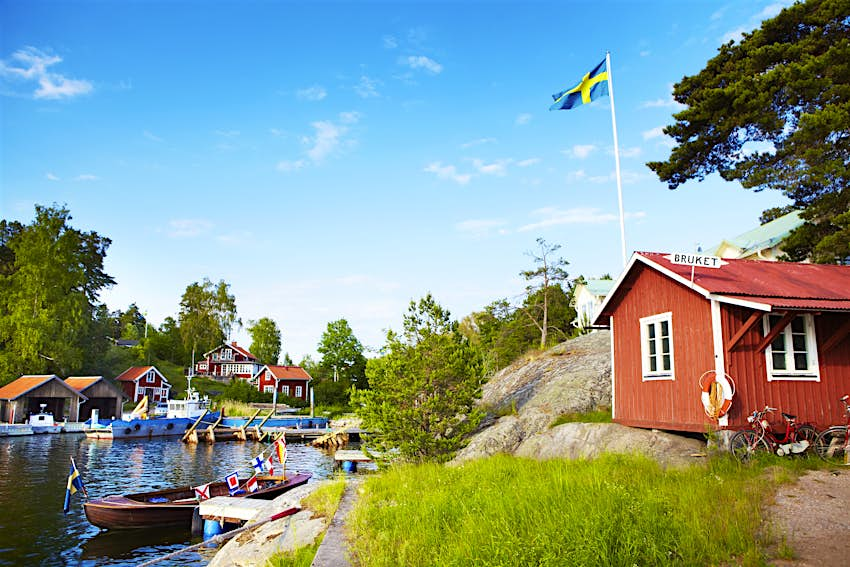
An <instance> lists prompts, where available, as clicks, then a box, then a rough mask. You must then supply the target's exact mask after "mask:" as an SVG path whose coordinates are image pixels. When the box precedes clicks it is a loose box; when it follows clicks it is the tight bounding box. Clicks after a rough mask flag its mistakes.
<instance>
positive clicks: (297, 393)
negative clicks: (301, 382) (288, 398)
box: [295, 386, 301, 398]
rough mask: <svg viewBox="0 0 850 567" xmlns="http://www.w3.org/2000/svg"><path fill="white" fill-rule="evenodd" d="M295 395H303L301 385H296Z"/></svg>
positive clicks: (298, 396) (297, 396)
mask: <svg viewBox="0 0 850 567" xmlns="http://www.w3.org/2000/svg"><path fill="white" fill-rule="evenodd" d="M295 397H296V398H300V397H301V386H295Z"/></svg>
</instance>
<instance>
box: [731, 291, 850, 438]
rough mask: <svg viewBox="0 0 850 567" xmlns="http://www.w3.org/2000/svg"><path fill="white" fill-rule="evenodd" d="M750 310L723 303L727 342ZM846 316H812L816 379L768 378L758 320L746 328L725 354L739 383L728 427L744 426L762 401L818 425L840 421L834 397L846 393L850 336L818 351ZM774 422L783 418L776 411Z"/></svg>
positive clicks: (839, 406) (849, 389)
mask: <svg viewBox="0 0 850 567" xmlns="http://www.w3.org/2000/svg"><path fill="white" fill-rule="evenodd" d="M751 313H752V311H751V310H749V309H745V308H742V307H735V306H728V305H727V306H724V308H723V310H722V322H723V336H724V342H725V343H726V344H728V342H729V338H730V337H731V335H732V334H734V332H735V330H736V329H738V328H740V327H741V326H742V325H743V324H744V321H745V320H746V319H747V318H749V316H750V314H751ZM847 318H848V315H847V314H846V313H823V314H820V315H815V337H816V339H817V344H818V351H819V352H818V365H819V368H820V382H811V381H797V380H775V381H772V382H769V381H768V380H767V362H766V359H765V354H764V352H758V350H757V347H758V345H759V343H761V341H762V339H763V337H764V333H763V328H762V325H760V324H759V325H756V326H754V327H753V328H752V329H751V330H750V331H749V332H748V333H746V334H745V335H744V337H743V338H742V339H741V341H740V342H739V344H738V345H737V347H736V348H735V349H734V350H732V351H731V352H728V351H727V353H726V368H727V370H726V371H727V372H728V373H729V375H730V376H732V378H733V379H734V380H735V384H736V386H737V393H736V395H735V399H734V401H733V404H732V409H731V411H730V412H729V427H730V428H732V429H739V428H742V427H744V426H745V425H746V417H747V415H749V414H750V413H751V412H752V411H753V410H754V409H761V408H763V407H764V406H766V405H769V406H771V407H775V408H778V409H779V411H784V412H786V413H790V414H794V415H796V416H797V417H798V418H799V420H800V421H804V422H809V423H812V424H813V425H814V426H815V427H817V428H824V427H827V426H828V425H831V424H835V423H840V421H841V417H842V414H843V409H844V407H843V405H842V404H841V402H839V401H838V399H839V398H840V397H841V396H843V395H844V394H848V393H850V340H848V339H845V341H842V343H844V344H839V345H837V347H836V348H833V349H832V350H830V351H829V352H827V353H824V352H822V351H823V349H822V348H821V347H822V345H823V344H824V343H825V342H826V341H827V340H829V338H830V337H831V336H832V335H833V334H834V333H835V332H837V331H838V329H839V327H841V325H842V324H843V323H844V322H845V321H847ZM772 422H773V423H774V424H776V425H781V424H782V417H781V415H779V413H778V412H776V413H774V415H773V416H772Z"/></svg>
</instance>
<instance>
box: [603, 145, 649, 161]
mask: <svg viewBox="0 0 850 567" xmlns="http://www.w3.org/2000/svg"><path fill="white" fill-rule="evenodd" d="M606 151H607V153H608V154H609V155H614V147H613V146H612V147H610V148H608V149H607V150H606ZM640 154H641V149H640V146H634V147H631V148H620V157H624V158H633V157H638V156H639V155H640Z"/></svg>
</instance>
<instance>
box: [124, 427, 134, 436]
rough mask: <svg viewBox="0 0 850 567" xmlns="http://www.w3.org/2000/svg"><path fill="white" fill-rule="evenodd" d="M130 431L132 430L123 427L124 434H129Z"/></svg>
mask: <svg viewBox="0 0 850 567" xmlns="http://www.w3.org/2000/svg"><path fill="white" fill-rule="evenodd" d="M130 431H132V430H131V429H130V428H129V427H128V428H126V429H124V435H129V434H130Z"/></svg>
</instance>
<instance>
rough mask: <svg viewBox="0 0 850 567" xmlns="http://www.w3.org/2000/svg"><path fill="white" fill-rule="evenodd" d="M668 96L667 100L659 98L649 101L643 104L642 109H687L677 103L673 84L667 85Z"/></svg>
mask: <svg viewBox="0 0 850 567" xmlns="http://www.w3.org/2000/svg"><path fill="white" fill-rule="evenodd" d="M667 90H668V93H669V94H668V95H667V98H657V99H655V100H647V101H644V102H642V103H641V105H640V107H641V108H673V109H675V110H681V109H683V108H685V105H684V104H682V103H680V102H677V101H676V99H674V98H673V84H672V83H669V84H668V85H667Z"/></svg>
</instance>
